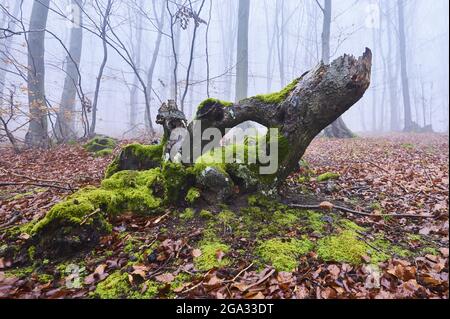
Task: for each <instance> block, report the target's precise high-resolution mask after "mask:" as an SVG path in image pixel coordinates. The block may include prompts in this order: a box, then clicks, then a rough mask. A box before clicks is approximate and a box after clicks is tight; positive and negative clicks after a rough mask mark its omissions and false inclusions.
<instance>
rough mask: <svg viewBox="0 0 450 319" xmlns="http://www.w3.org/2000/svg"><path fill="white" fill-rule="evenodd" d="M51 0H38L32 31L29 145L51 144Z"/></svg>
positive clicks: (29, 49) (30, 37)
mask: <svg viewBox="0 0 450 319" xmlns="http://www.w3.org/2000/svg"><path fill="white" fill-rule="evenodd" d="M49 5H50V0H42V1H34V3H33V9H32V12H31V18H30V33H29V34H28V103H29V109H30V125H29V128H28V132H27V134H26V136H25V142H26V144H27V145H28V146H33V147H47V146H48V143H49V138H48V132H47V128H48V124H47V104H46V101H45V61H44V54H45V45H44V44H45V43H44V42H45V28H46V26H47V16H48V8H49Z"/></svg>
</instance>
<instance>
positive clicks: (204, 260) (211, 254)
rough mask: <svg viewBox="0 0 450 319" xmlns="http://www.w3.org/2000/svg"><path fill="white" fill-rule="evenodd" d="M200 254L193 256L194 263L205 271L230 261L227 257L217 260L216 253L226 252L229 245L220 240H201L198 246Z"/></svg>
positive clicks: (222, 265) (225, 264)
mask: <svg viewBox="0 0 450 319" xmlns="http://www.w3.org/2000/svg"><path fill="white" fill-rule="evenodd" d="M199 249H200V251H201V252H202V254H201V255H200V256H199V257H195V258H194V265H195V268H197V269H198V270H200V271H207V270H210V269H211V268H221V267H224V266H227V265H228V264H229V263H230V261H229V260H228V258H222V259H221V260H219V259H218V258H217V257H218V253H219V252H223V253H227V252H228V251H229V250H230V247H228V246H227V245H225V244H223V243H220V242H203V243H202V244H201V245H200V246H199Z"/></svg>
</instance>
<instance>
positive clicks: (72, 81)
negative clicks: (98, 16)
mask: <svg viewBox="0 0 450 319" xmlns="http://www.w3.org/2000/svg"><path fill="white" fill-rule="evenodd" d="M82 5H83V3H82V1H80V0H72V7H73V11H74V12H73V14H74V15H75V16H74V21H73V25H72V29H71V31H70V46H69V55H68V56H67V57H66V78H65V80H64V89H63V93H62V96H61V103H60V106H59V111H58V115H57V118H56V126H55V133H56V138H57V140H58V141H62V142H64V141H68V140H71V139H75V138H76V131H75V114H76V113H75V105H76V95H77V86H78V82H79V80H80V78H79V65H80V61H81V50H82V45H83V28H82V23H83V21H82V19H83V16H82V10H81V9H82Z"/></svg>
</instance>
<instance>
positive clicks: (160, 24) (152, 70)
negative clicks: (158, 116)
mask: <svg viewBox="0 0 450 319" xmlns="http://www.w3.org/2000/svg"><path fill="white" fill-rule="evenodd" d="M152 4H153V12H154V13H155V16H154V18H155V20H156V27H157V32H158V35H157V36H156V41H155V48H154V49H153V54H152V60H151V62H150V66H149V68H148V72H147V88H148V92H149V93H148V96H147V98H148V99H149V100H148V101H147V104H148V105H150V102H151V93H152V91H153V74H154V73H155V67H156V61H157V59H158V56H159V50H160V47H161V38H162V35H163V31H162V30H163V28H164V17H165V15H164V7H165V2H164V1H161V8H160V11H159V12H160V15H159V16H158V14H157V10H156V6H155V1H153V2H152ZM149 111H150V110H149V109H148V110H147V108H146V109H145V118H146V119H147V121H146V123H150V122H151V114H150V112H149ZM149 121H150V122H149Z"/></svg>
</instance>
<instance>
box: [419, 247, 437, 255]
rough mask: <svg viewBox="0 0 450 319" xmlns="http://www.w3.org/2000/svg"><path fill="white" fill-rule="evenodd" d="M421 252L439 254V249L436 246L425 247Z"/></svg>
mask: <svg viewBox="0 0 450 319" xmlns="http://www.w3.org/2000/svg"><path fill="white" fill-rule="evenodd" d="M420 252H421V254H423V255H434V256H439V251H438V250H437V249H436V248H434V247H425V248H423V249H422V250H421V251H420Z"/></svg>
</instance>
